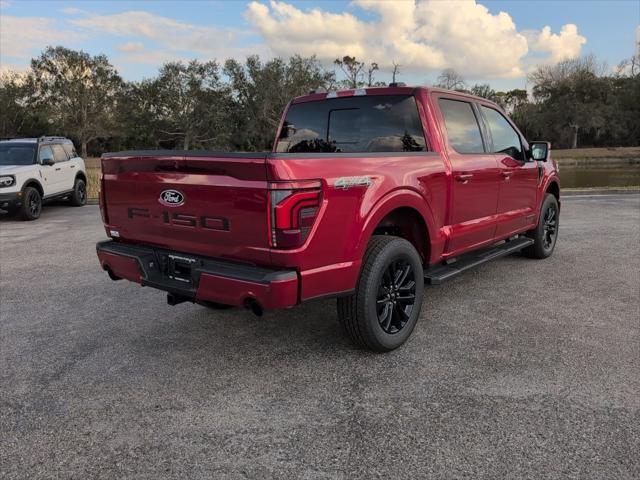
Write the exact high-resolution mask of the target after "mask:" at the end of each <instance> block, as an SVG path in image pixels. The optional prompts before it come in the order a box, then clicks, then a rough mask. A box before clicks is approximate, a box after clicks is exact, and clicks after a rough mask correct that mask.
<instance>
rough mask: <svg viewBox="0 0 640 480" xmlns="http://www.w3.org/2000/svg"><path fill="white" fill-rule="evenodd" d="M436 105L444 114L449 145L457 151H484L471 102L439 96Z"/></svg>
mask: <svg viewBox="0 0 640 480" xmlns="http://www.w3.org/2000/svg"><path fill="white" fill-rule="evenodd" d="M438 105H440V110H441V111H442V115H443V116H444V123H445V126H446V127H447V136H448V137H449V145H451V147H452V148H453V149H454V150H455V151H456V152H458V153H484V145H483V144H482V135H481V134H480V126H479V125H478V120H477V119H476V115H475V113H474V112H473V107H472V106H471V104H470V103H469V102H463V101H460V100H450V99H448V98H441V99H439V100H438Z"/></svg>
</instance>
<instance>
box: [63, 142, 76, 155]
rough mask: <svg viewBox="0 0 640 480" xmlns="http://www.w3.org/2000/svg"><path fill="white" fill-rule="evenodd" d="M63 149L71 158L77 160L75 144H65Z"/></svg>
mask: <svg viewBox="0 0 640 480" xmlns="http://www.w3.org/2000/svg"><path fill="white" fill-rule="evenodd" d="M62 148H63V149H64V151H65V152H66V153H67V156H68V157H69V158H76V157H77V156H78V154H77V153H76V149H75V148H74V146H73V143H63V144H62Z"/></svg>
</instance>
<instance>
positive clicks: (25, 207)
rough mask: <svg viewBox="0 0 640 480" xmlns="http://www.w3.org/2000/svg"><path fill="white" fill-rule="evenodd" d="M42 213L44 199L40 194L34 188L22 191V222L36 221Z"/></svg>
mask: <svg viewBox="0 0 640 480" xmlns="http://www.w3.org/2000/svg"><path fill="white" fill-rule="evenodd" d="M40 212H42V197H41V196H40V192H39V191H38V190H36V189H35V188H33V187H26V188H25V189H24V190H23V191H22V206H21V207H20V218H22V220H35V219H37V218H38V217H39V216H40Z"/></svg>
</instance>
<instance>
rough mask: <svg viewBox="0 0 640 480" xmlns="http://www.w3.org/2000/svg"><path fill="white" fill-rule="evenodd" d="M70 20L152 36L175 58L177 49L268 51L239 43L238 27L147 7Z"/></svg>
mask: <svg viewBox="0 0 640 480" xmlns="http://www.w3.org/2000/svg"><path fill="white" fill-rule="evenodd" d="M69 23H71V24H72V25H74V26H76V27H80V28H82V29H85V30H90V31H92V32H98V33H99V34H109V35H113V36H119V37H127V38H136V37H138V38H140V37H142V38H145V39H148V40H152V41H153V42H155V43H157V44H158V45H159V46H161V47H162V49H163V50H165V51H169V52H173V53H165V54H160V52H157V54H158V55H160V56H164V57H165V58H175V57H176V55H175V52H189V53H191V54H194V53H195V54H200V55H204V56H206V57H208V58H220V59H222V58H225V57H228V56H241V55H247V54H251V53H254V52H255V53H265V49H264V47H262V48H260V47H259V46H258V47H256V46H247V47H239V46H237V45H238V43H239V40H240V39H241V37H242V32H240V31H238V30H234V29H222V28H217V27H214V26H200V25H193V24H190V23H185V22H180V21H177V20H174V19H172V18H168V17H163V16H160V15H155V14H153V13H149V12H145V11H128V12H121V13H116V14H113V15H95V14H89V15H88V16H86V17H85V18H78V19H73V20H70V21H69ZM129 43H136V42H129ZM125 51H126V50H125ZM158 55H156V57H158ZM191 56H193V55H191Z"/></svg>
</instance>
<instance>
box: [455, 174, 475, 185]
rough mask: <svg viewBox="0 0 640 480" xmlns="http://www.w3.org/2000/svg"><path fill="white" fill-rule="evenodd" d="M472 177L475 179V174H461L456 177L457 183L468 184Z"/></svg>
mask: <svg viewBox="0 0 640 480" xmlns="http://www.w3.org/2000/svg"><path fill="white" fill-rule="evenodd" d="M471 177H473V173H460V174H458V175H456V181H458V182H462V183H467V182H468V181H469V179H470V178H471Z"/></svg>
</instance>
